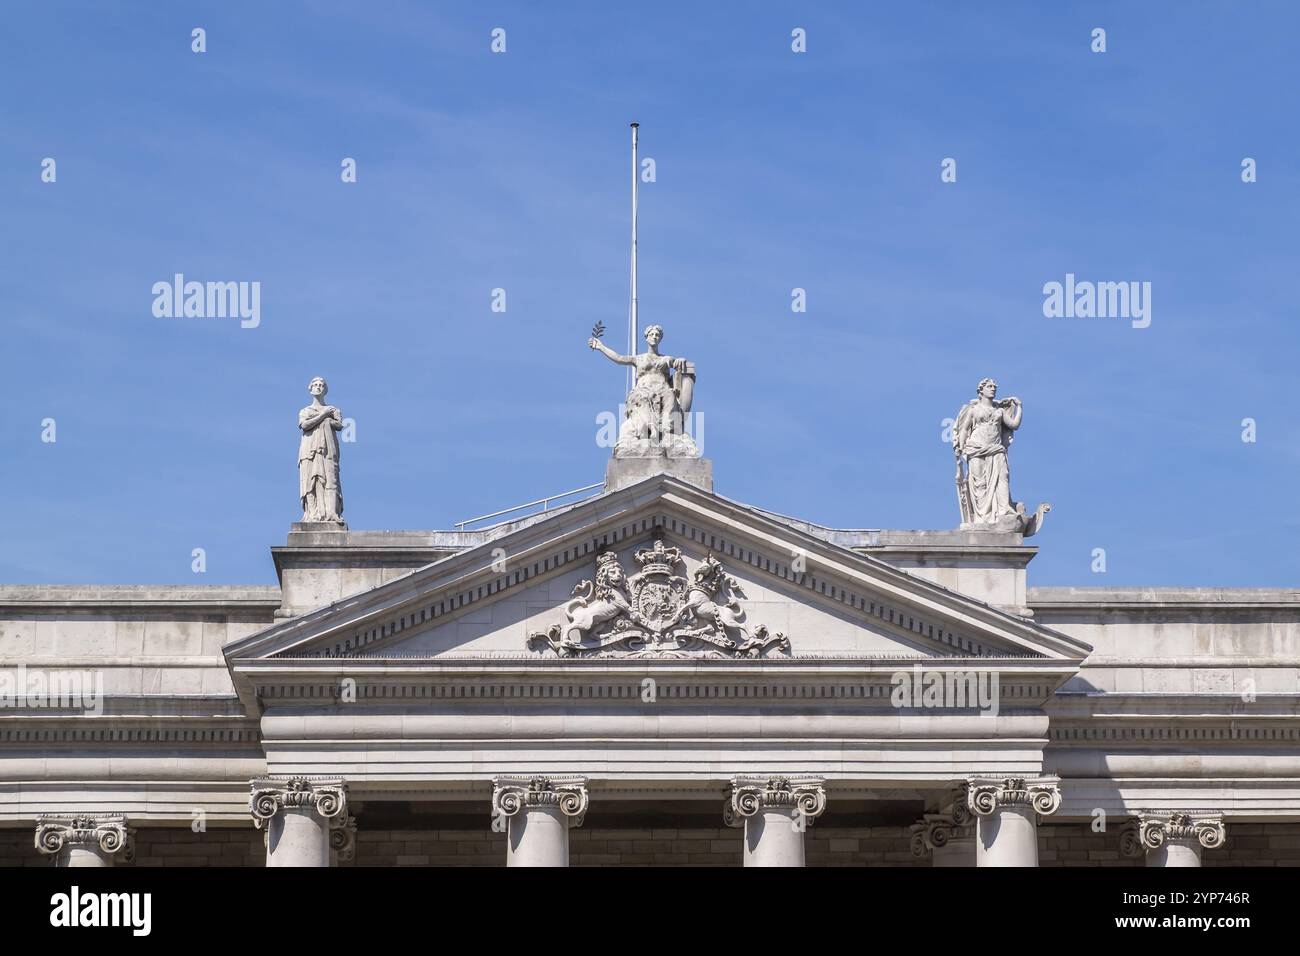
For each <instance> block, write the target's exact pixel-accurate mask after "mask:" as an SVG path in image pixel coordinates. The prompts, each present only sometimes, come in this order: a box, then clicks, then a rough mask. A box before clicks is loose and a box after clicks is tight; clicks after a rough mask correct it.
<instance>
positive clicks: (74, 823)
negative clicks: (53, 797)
mask: <svg viewBox="0 0 1300 956" xmlns="http://www.w3.org/2000/svg"><path fill="white" fill-rule="evenodd" d="M36 849H37V850H39V851H40V852H41V853H43V854H44V855H46V856H51V857H53V858H54V865H55V866H58V867H63V866H113V865H114V863H115V862H116V860H117V858H118V857H123V858H124V859H129V857H130V855H131V833H130V831H129V830H128V829H127V826H126V817H125V816H123V815H122V814H120V813H100V814H94V815H90V814H86V815H78V816H57V815H51V814H45V815H42V816H39V817H37V818H36Z"/></svg>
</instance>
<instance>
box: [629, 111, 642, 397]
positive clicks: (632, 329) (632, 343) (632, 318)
mask: <svg viewBox="0 0 1300 956" xmlns="http://www.w3.org/2000/svg"><path fill="white" fill-rule="evenodd" d="M640 125H641V124H640V123H633V124H632V308H631V311H630V312H629V315H628V328H627V354H628V355H632V356H635V355H636V333H637V314H636V200H637V182H638V178H639V177H638V175H637V165H636V131H637V129H638V128H639V127H640ZM635 378H636V370H635V367H634V366H629V367H628V370H627V387H628V391H631V390H632V386H633V384H635V382H634V379H635Z"/></svg>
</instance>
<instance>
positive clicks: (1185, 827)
mask: <svg viewBox="0 0 1300 956" xmlns="http://www.w3.org/2000/svg"><path fill="white" fill-rule="evenodd" d="M1136 835H1137V839H1136V841H1133V840H1132V837H1129V838H1128V839H1126V840H1124V841H1123V849H1124V850H1125V852H1127V853H1129V854H1130V855H1133V856H1136V855H1137V852H1140V850H1139V848H1140V849H1141V850H1158V849H1160V847H1162V846H1164V845H1165V844H1166V843H1181V844H1192V843H1199V844H1200V845H1201V846H1203V847H1204V848H1205V849H1207V850H1213V849H1214V848H1215V847H1220V846H1223V844H1224V843H1226V842H1227V839H1228V831H1227V828H1226V827H1224V825H1223V814H1221V813H1217V812H1214V811H1207V810H1191V811H1182V810H1172V811H1171V810H1143V811H1141V812H1139V813H1138V817H1137V830H1136ZM1134 842H1136V846H1134V845H1133V843H1134Z"/></svg>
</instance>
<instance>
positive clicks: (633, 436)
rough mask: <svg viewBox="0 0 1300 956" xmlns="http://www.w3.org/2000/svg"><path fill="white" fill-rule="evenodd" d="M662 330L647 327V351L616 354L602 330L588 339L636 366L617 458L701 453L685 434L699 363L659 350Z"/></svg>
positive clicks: (621, 361)
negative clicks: (696, 364) (604, 341)
mask: <svg viewBox="0 0 1300 956" xmlns="http://www.w3.org/2000/svg"><path fill="white" fill-rule="evenodd" d="M592 331H593V332H597V333H599V332H602V331H603V329H601V328H600V327H599V326H597V328H596V329H593V330H592ZM663 334H664V330H663V327H662V326H658V325H652V326H650V327H649V328H647V329H646V330H645V340H646V351H644V352H639V353H637V354H636V355H620V354H618V353H617V352H615V351H614V350H613V349H611V348H609V347H608V346H607V345H605V343H603V342H602V341H601V340H600V336H599V334H596V335H593V336H592V337H591V338H590V339H588V340H587V345H588V346H589V347H591V348H593V349H595V350H597V351H599V352H601V353H602V354H604V355H605V357H606V358H608V359H609V360H610V361H611V362H616V363H617V364H619V365H631V366H632V367H633V368H634V369H635V370H636V379H635V383H634V384H633V386H632V390H631V391H630V392H628V394H627V403H626V405H625V408H626V414H625V417H624V418H623V422H622V424H621V425H620V426H619V430H618V442H617V444H616V445H615V446H614V457H615V458H643V457H647V456H652V455H668V456H670V457H673V458H698V457H699V454H700V451H699V448H698V447H696V444H695V440H694V439H693V438H691V436H690V435H688V434H687V433H686V416H687V414H689V413H690V410H691V404H692V402H693V400H694V395H695V366H694V365H693V364H692V363H690V362H688V361H687V360H686V359H684V358H673V357H672V356H671V355H660V354H659V342H660V341H661V340H662V339H663Z"/></svg>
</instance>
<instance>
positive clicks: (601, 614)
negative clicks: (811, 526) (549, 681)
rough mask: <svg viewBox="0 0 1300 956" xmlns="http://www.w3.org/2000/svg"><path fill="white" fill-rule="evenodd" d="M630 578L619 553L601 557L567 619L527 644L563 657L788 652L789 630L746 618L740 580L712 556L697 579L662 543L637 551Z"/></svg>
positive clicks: (577, 591)
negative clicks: (772, 631) (638, 567)
mask: <svg viewBox="0 0 1300 956" xmlns="http://www.w3.org/2000/svg"><path fill="white" fill-rule="evenodd" d="M635 557H636V560H637V563H638V564H640V565H641V570H640V571H638V572H637V573H635V574H633V575H631V576H630V577H628V576H627V575H625V574H624V571H623V566H622V565H621V564H620V563H619V560H618V555H616V554H614V553H613V552H611V551H606V552H603V553H602V554H601V555H600V556H599V557H597V559H596V580H595V582H594V583H593V582H592V581H579V582H578V585H577V586H576V587H575V588H574V589H573V594H574V598H573V600H571V601H569V602H568V603H567V604H565V605H564V615H565V618H566V621H565V623H564V624H556V625H555V626H553V627H552V628H551V629H550V630H548V631H547V632H545V633H541V632H538V633H535V634H532V635H530V636H529V638H528V646H529V647H531V648H541V649H543V650H548V649H549V650H551V651H554V652H555V653H556V654H558V655H559V656H561V657H759V656H762V655H763V654H765V653H767V652H769V651H773V650H784V651H788V650H789V648H790V641H789V639H788V638H787V637H785V635H783V634H769V633H768V631H767V628H766V627H764V626H763V625H759V626H757V627H750V626H748V625H747V624H745V623H744V616H745V615H744V611H743V610H742V609H741V607H740V602H739V601H738V600H737V598H738V597H743V596H744V594H743V592H742V591H741V589H740V584H739V582H738V581H736V579H735V578H733V577H732V576H731V575H729V574H727V573H726V572H725V571H724V570H723V567H722V563H721V562H720V561H718V559H717V558H715V557H714V556H713V555H712V554H709V555H707V556H706V557H705V558H704V560H703V561H702V562H700V565H699V567H697V568H696V569H695V570H694V571H693V572H691V576H690V578H689V579H688V578H686V577H683V576H682V575H680V574H678V573H676V571H677V568H678V567H679V566H681V565H682V563H683V562H682V555H681V551H680V550H678V549H677V548H670V547H665V546H664V543H663V542H662V541H655V543H654V547H652V548H642V549H641V550H639V551H637V552H636V555H635Z"/></svg>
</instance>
